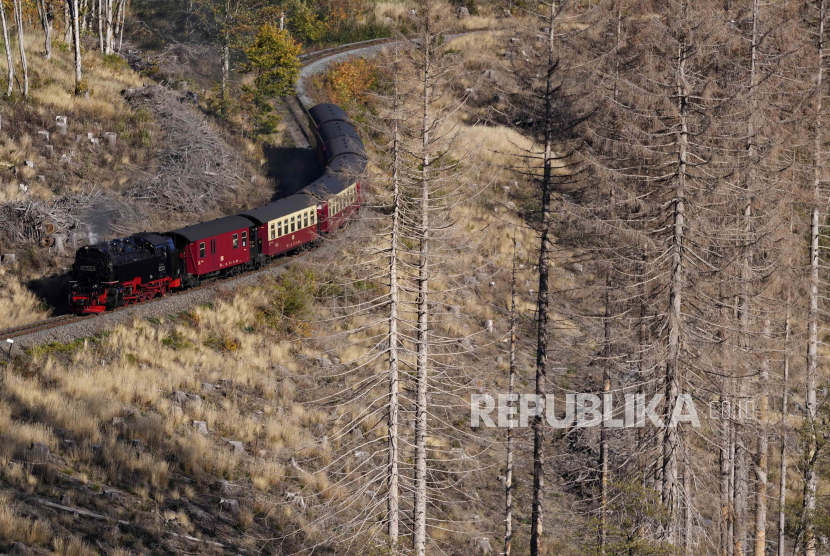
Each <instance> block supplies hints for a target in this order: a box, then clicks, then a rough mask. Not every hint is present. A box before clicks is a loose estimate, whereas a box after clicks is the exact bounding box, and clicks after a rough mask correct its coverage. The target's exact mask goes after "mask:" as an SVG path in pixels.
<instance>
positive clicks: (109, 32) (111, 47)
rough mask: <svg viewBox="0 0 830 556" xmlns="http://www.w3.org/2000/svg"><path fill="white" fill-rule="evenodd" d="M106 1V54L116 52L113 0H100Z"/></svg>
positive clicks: (101, 0)
mask: <svg viewBox="0 0 830 556" xmlns="http://www.w3.org/2000/svg"><path fill="white" fill-rule="evenodd" d="M99 2H103V3H104V54H112V53H113V52H115V35H114V34H113V28H112V22H113V16H114V13H113V9H112V2H113V0H99Z"/></svg>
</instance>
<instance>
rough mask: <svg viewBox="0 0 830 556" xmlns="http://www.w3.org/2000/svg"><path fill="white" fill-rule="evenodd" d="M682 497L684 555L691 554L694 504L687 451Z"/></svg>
mask: <svg viewBox="0 0 830 556" xmlns="http://www.w3.org/2000/svg"><path fill="white" fill-rule="evenodd" d="M683 498H685V499H686V503H685V504H684V505H683V508H684V512H683V513H684V517H685V521H686V523H685V525H684V527H683V553H684V554H685V555H686V556H693V552H692V516H693V512H694V505H693V504H692V462H691V460H690V458H689V454H688V453H687V454H686V455H685V458H684V465H683Z"/></svg>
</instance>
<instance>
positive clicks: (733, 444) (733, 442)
mask: <svg viewBox="0 0 830 556" xmlns="http://www.w3.org/2000/svg"><path fill="white" fill-rule="evenodd" d="M732 391H733V392H734V389H732ZM732 401H733V400H731V399H730V402H732ZM730 411H734V407H731V406H730ZM730 419H731V416H730ZM736 437H737V430H736V427H735V423H733V422H731V421H730V423H729V461H728V465H729V556H734V555H735V491H736V489H735V458H736V451H737V439H736ZM741 556H742V555H741Z"/></svg>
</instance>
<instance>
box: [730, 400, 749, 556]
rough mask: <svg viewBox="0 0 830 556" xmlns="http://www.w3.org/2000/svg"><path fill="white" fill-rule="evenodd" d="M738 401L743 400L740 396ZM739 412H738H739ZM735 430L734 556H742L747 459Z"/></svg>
mask: <svg viewBox="0 0 830 556" xmlns="http://www.w3.org/2000/svg"><path fill="white" fill-rule="evenodd" d="M738 399H740V400H743V399H745V398H744V397H743V396H740V397H739V398H738ZM739 411H740V410H739ZM734 430H735V536H734V539H733V543H734V546H735V556H743V554H744V541H745V540H746V526H747V524H746V514H747V495H748V492H747V491H748V486H749V485H748V482H749V458H748V457H747V453H746V447H745V446H744V443H743V437H742V435H741V434H740V433H739V429H738V427H735V428H734Z"/></svg>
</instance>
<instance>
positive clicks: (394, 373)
mask: <svg viewBox="0 0 830 556" xmlns="http://www.w3.org/2000/svg"><path fill="white" fill-rule="evenodd" d="M397 54H398V43H397V41H396V42H395V68H394V72H395V92H394V95H395V96H394V110H393V117H394V118H395V122H394V131H393V137H392V187H393V191H392V237H391V238H390V240H389V241H390V249H389V423H388V426H389V462H388V463H389V477H388V494H387V511H388V512H389V527H388V530H387V533H388V535H389V542H390V543H391V544H392V549H393V550H397V544H398V528H399V525H398V516H399V506H400V504H399V498H398V490H399V486H398V483H399V479H400V477H399V471H398V459H399V457H400V456H399V453H398V409H399V408H398V387H399V384H400V381H399V378H398V233H399V226H400V222H399V220H400V206H401V205H400V176H399V168H398V162H399V161H398V157H399V150H398V147H399V145H398V64H397V62H398V59H397Z"/></svg>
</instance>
